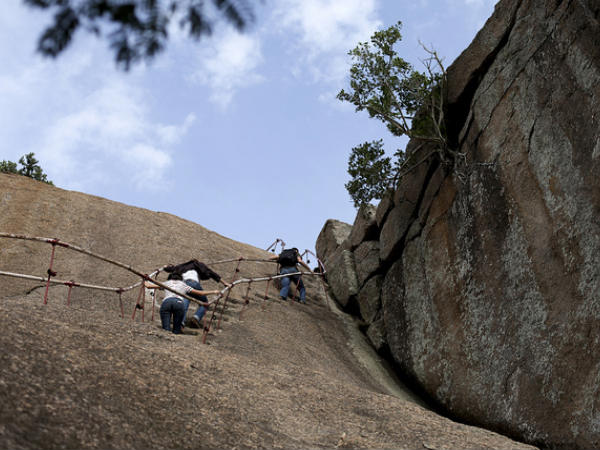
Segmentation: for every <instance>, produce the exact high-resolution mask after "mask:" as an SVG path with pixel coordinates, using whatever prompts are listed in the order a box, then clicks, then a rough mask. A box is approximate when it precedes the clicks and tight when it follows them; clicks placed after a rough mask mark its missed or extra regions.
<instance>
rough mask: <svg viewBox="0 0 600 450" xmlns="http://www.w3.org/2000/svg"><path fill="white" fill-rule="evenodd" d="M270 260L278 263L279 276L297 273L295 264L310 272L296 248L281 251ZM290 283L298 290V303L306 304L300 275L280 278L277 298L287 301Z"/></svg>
mask: <svg viewBox="0 0 600 450" xmlns="http://www.w3.org/2000/svg"><path fill="white" fill-rule="evenodd" d="M271 259H272V260H277V262H278V263H279V266H280V267H281V268H280V270H279V274H280V275H286V274H288V273H297V272H299V270H298V267H296V264H300V265H301V266H303V267H304V268H306V269H308V270H309V271H310V267H309V266H308V264H306V263H305V262H304V261H303V260H302V258H301V257H300V255H299V254H298V249H297V248H296V247H294V248H291V249H286V250H283V251H282V252H281V253H280V254H279V255H275V256H273V257H271ZM292 281H293V282H294V283H296V285H297V286H298V290H299V291H300V302H301V303H306V289H305V287H304V283H303V282H302V278H301V276H300V275H291V276H289V277H283V278H281V290H280V291H279V298H281V300H287V296H288V293H289V291H290V282H292Z"/></svg>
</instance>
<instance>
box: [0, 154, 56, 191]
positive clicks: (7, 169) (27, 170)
mask: <svg viewBox="0 0 600 450" xmlns="http://www.w3.org/2000/svg"><path fill="white" fill-rule="evenodd" d="M34 155H35V154H34V153H27V154H26V155H23V156H21V158H19V164H20V165H21V166H22V167H21V168H20V169H19V170H17V163H15V162H12V161H6V160H3V161H2V162H0V172H3V173H14V174H18V175H23V176H25V177H29V178H33V179H34V180H38V181H43V182H44V183H48V184H51V185H52V186H54V183H52V181H48V177H47V175H46V174H45V173H44V171H43V170H42V168H41V167H40V166H39V165H38V163H39V161H38V160H37V159H36V158H35V156H34Z"/></svg>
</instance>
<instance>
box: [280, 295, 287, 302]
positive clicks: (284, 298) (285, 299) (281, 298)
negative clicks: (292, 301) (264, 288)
mask: <svg viewBox="0 0 600 450" xmlns="http://www.w3.org/2000/svg"><path fill="white" fill-rule="evenodd" d="M279 300H282V301H284V302H287V297H282V296H281V295H280V296H279Z"/></svg>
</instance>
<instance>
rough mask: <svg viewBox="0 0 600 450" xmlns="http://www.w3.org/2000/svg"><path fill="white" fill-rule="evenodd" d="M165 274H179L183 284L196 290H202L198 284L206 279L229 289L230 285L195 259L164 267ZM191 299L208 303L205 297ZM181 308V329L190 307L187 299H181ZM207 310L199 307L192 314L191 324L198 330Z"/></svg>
mask: <svg viewBox="0 0 600 450" xmlns="http://www.w3.org/2000/svg"><path fill="white" fill-rule="evenodd" d="M165 272H169V273H171V274H174V273H177V274H181V276H182V279H183V281H185V283H186V284H187V285H188V286H189V287H191V288H193V289H196V290H202V285H201V284H200V280H208V279H211V278H212V279H213V280H215V281H216V282H218V283H222V284H223V285H224V286H226V287H231V285H230V284H229V283H226V282H225V281H223V279H222V278H221V276H220V275H219V274H218V273H216V272H215V271H214V270H212V269H211V268H209V267H208V266H207V265H206V264H204V263H201V262H200V261H198V260H197V259H192V260H191V261H188V262H186V263H182V264H178V265H175V266H173V265H169V266H167V267H165ZM191 297H194V298H195V299H198V300H200V301H201V302H206V301H208V300H207V299H206V296H196V295H191ZM183 306H184V313H183V317H182V318H181V326H182V327H183V326H184V325H185V318H186V317H187V311H188V308H189V306H190V301H189V300H188V299H183ZM206 311H207V308H206V307H205V306H202V305H200V306H199V307H198V309H197V310H196V312H195V313H194V316H193V317H192V319H191V320H192V323H193V324H194V325H195V326H196V327H198V328H200V321H201V320H202V317H204V314H205V313H206Z"/></svg>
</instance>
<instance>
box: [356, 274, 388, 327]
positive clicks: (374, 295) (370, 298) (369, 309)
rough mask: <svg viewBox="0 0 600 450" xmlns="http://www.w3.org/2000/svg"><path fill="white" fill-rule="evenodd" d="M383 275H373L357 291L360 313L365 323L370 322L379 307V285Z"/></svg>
mask: <svg viewBox="0 0 600 450" xmlns="http://www.w3.org/2000/svg"><path fill="white" fill-rule="evenodd" d="M382 283H383V277H382V276H381V275H375V276H374V277H372V278H371V279H370V280H369V281H367V282H366V283H365V285H364V286H363V287H362V288H361V289H360V292H359V293H358V298H357V299H358V306H359V308H360V315H361V316H362V318H363V320H364V321H365V322H367V323H372V322H373V321H374V320H375V316H376V315H377V313H378V312H379V310H380V309H381V285H382Z"/></svg>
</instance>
